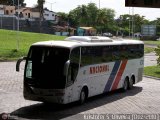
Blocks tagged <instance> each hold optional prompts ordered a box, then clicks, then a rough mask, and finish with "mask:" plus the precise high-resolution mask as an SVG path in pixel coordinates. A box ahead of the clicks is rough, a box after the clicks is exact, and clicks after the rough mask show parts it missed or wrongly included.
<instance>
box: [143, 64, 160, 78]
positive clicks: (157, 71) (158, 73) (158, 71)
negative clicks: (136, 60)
mask: <svg viewBox="0 0 160 120" xmlns="http://www.w3.org/2000/svg"><path fill="white" fill-rule="evenodd" d="M144 75H147V76H152V77H157V78H160V66H148V67H145V68H144Z"/></svg>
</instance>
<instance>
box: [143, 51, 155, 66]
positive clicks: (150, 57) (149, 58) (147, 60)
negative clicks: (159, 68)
mask: <svg viewBox="0 0 160 120" xmlns="http://www.w3.org/2000/svg"><path fill="white" fill-rule="evenodd" d="M157 58H158V57H157V56H156V55H155V53H154V52H153V53H148V54H145V56H144V66H153V65H157Z"/></svg>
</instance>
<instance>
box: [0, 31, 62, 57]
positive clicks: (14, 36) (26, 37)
mask: <svg viewBox="0 0 160 120" xmlns="http://www.w3.org/2000/svg"><path fill="white" fill-rule="evenodd" d="M64 38H65V37H64V36H56V35H48V34H39V33H30V32H19V33H17V32H16V31H11V30H1V29H0V60H13V59H17V58H19V57H21V56H26V55H27V52H28V49H29V47H30V45H32V44H33V43H35V42H39V41H46V40H63V39H64ZM18 40H19V50H18V51H17V50H16V49H17V42H18Z"/></svg>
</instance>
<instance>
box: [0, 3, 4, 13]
mask: <svg viewBox="0 0 160 120" xmlns="http://www.w3.org/2000/svg"><path fill="white" fill-rule="evenodd" d="M0 15H4V5H0Z"/></svg>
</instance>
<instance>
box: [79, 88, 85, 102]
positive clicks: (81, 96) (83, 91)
mask: <svg viewBox="0 0 160 120" xmlns="http://www.w3.org/2000/svg"><path fill="white" fill-rule="evenodd" d="M86 98H87V95H86V92H85V90H84V89H82V91H81V93H80V99H79V103H80V104H83V103H84V102H85V101H86Z"/></svg>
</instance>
